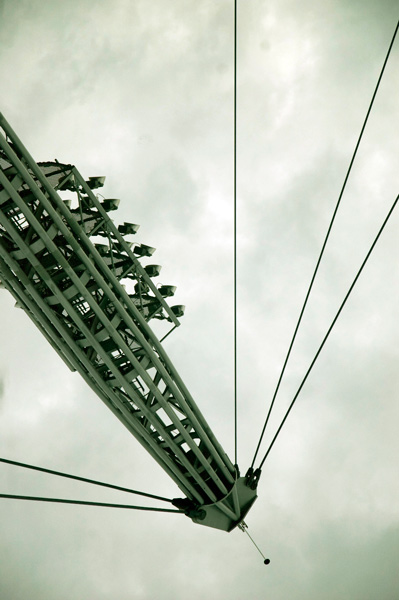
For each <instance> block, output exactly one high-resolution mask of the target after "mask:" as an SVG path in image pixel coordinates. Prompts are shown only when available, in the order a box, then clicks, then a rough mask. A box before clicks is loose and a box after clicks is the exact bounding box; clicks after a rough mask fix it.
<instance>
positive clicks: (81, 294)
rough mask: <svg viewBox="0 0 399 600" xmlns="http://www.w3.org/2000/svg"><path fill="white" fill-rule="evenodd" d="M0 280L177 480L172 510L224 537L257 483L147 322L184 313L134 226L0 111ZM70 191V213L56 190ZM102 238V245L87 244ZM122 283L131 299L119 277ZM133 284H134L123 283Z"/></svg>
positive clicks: (93, 182) (97, 183)
mask: <svg viewBox="0 0 399 600" xmlns="http://www.w3.org/2000/svg"><path fill="white" fill-rule="evenodd" d="M0 128H1V129H0V279H1V281H2V283H3V285H4V286H5V287H6V288H7V289H8V290H9V291H10V292H11V294H12V295H13V296H14V298H15V299H16V302H17V306H19V307H20V308H22V309H23V310H24V311H25V312H26V313H27V315H28V316H29V317H30V319H31V320H32V321H33V322H34V324H35V325H36V326H37V327H38V328H39V329H40V331H41V332H42V333H43V335H44V336H45V337H46V339H47V340H48V341H49V343H50V344H51V345H52V346H53V348H54V349H55V350H56V351H57V352H58V354H59V355H60V357H61V358H62V359H63V360H64V362H65V363H66V364H67V365H68V367H69V368H70V369H71V370H72V371H78V372H79V373H80V375H81V376H82V377H83V379H84V380H85V381H86V382H87V383H88V385H89V386H90V387H91V388H92V389H93V390H94V391H95V393H96V394H97V395H98V396H99V397H100V398H101V399H102V400H103V402H104V403H105V404H106V405H107V406H108V408H109V409H110V410H111V411H112V412H113V413H114V414H115V415H116V416H117V417H118V419H119V420H120V421H121V422H122V423H123V424H124V425H125V426H126V427H127V428H128V430H129V431H130V432H131V433H132V434H133V435H134V436H135V437H136V438H137V439H138V441H139V442H140V443H141V444H142V445H143V446H144V448H145V449H146V450H147V451H148V452H149V453H150V454H151V456H152V457H153V458H154V459H155V460H156V461H157V462H158V463H159V464H160V465H161V467H162V468H163V469H164V470H165V471H166V472H167V473H168V475H169V476H170V477H171V478H172V479H173V480H174V481H175V482H176V484H177V485H178V486H179V488H180V489H181V490H182V492H183V493H184V494H185V496H186V498H185V499H177V500H176V501H175V503H176V506H178V507H179V508H182V509H184V510H185V511H186V514H188V516H190V517H191V518H192V519H193V520H194V521H195V522H198V523H202V524H204V525H209V526H211V527H217V528H219V529H223V530H227V531H230V530H231V529H233V528H234V527H235V526H236V525H237V524H239V523H240V522H241V521H242V519H243V518H244V515H245V514H246V513H247V512H248V510H249V508H250V507H251V505H252V504H253V502H254V500H255V499H256V484H257V479H258V474H256V475H255V476H254V474H253V473H251V474H250V477H248V476H247V477H246V478H244V477H240V476H239V472H238V467H236V466H235V465H233V464H232V462H231V461H230V459H229V458H228V456H227V455H226V453H225V452H224V450H223V449H222V447H221V445H220V444H219V442H218V441H217V439H216V437H215V435H214V434H213V433H212V431H211V429H210V427H209V425H208V424H207V422H206V420H205V418H204V417H203V415H202V414H201V412H200V410H199V408H198V407H197V405H196V404H195V402H194V400H193V398H192V397H191V395H190V393H189V391H188V390H187V388H186V386H185V385H184V383H183V381H182V380H181V378H180V376H179V374H178V372H177V371H176V369H175V367H174V366H173V364H172V363H171V361H170V359H169V358H168V356H167V354H166V352H165V350H164V348H163V346H162V344H161V343H160V341H159V339H158V338H157V336H156V335H155V333H154V332H153V330H152V329H151V327H150V326H149V321H150V320H151V319H167V320H168V321H169V322H170V323H171V327H172V328H174V327H176V326H178V325H179V320H178V317H180V316H182V314H183V312H184V307H182V306H172V307H170V306H169V305H168V303H167V302H166V300H165V298H167V297H170V296H173V293H174V290H175V288H174V287H173V286H160V287H156V285H154V283H153V281H152V279H151V277H153V276H155V275H157V274H158V272H159V267H158V266H157V265H148V266H145V267H144V266H143V265H142V264H141V263H140V257H143V256H151V254H152V253H153V251H154V249H153V248H151V247H149V246H145V245H144V244H135V245H134V247H133V248H132V244H131V243H129V242H127V241H126V239H125V238H124V235H128V234H132V233H135V232H136V230H137V228H138V226H136V225H133V224H131V223H124V224H123V225H120V226H119V227H116V226H115V225H114V223H113V221H112V220H111V219H110V217H109V215H108V212H109V211H110V210H113V209H115V208H117V205H118V201H117V200H103V201H101V202H100V200H99V199H98V197H97V196H96V195H95V193H94V192H93V189H96V188H98V187H101V185H102V184H103V182H104V178H100V177H92V178H89V180H88V181H85V179H84V178H83V177H82V176H81V174H80V173H79V171H78V170H77V169H76V167H74V166H72V165H65V164H61V163H59V162H58V161H54V162H46V163H38V164H37V163H36V162H35V161H34V160H33V158H32V157H31V156H30V154H29V153H28V151H27V150H26V148H25V147H24V146H23V144H22V142H21V141H20V140H19V139H18V137H17V136H16V134H15V133H14V131H13V130H12V129H11V127H10V125H9V124H8V123H7V121H6V120H5V118H4V117H3V116H2V115H1V114H0ZM63 190H69V191H70V192H71V193H73V194H74V195H75V198H76V206H75V207H73V206H72V204H71V203H70V202H68V201H66V200H63V199H62V198H61V196H60V194H59V193H58V192H60V191H63ZM98 236H100V237H101V238H102V240H103V242H104V243H101V244H99V243H96V242H95V241H94V240H93V239H92V238H98ZM126 279H130V280H132V282H133V285H134V294H129V293H127V291H126V289H125V287H124V285H123V284H122V283H121V280H126ZM131 285H132V284H131Z"/></svg>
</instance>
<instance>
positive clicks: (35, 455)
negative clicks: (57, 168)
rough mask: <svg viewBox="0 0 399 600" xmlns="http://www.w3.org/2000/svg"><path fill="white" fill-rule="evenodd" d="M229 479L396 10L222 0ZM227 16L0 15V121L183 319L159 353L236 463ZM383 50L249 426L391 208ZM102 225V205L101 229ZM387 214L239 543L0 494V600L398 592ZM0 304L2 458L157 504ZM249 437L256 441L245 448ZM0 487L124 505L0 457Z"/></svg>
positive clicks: (299, 598)
mask: <svg viewBox="0 0 399 600" xmlns="http://www.w3.org/2000/svg"><path fill="white" fill-rule="evenodd" d="M238 4H239V10H238V132H237V136H238V137H237V140H238V175H237V186H238V230H239V231H238V280H239V281H238V328H239V352H238V361H239V364H238V369H239V464H240V466H241V469H242V471H245V470H246V469H247V467H248V466H249V464H250V462H251V459H252V456H253V453H254V450H255V445H256V441H257V439H258V436H259V434H260V430H261V426H262V422H263V419H264V418H265V415H266V412H267V407H268V405H269V402H270V399H271V396H272V394H273V390H274V387H275V385H276V382H277V379H278V375H279V371H280V369H281V365H282V362H283V360H284V356H285V353H286V351H287V348H288V344H289V341H290V338H291V335H292V332H293V329H294V326H295V322H296V319H297V317H298V314H299V310H300V307H301V303H302V302H303V299H304V295H305V292H306V289H307V286H308V283H309V280H310V277H311V274H312V272H313V269H314V266H315V262H316V259H317V256H318V253H319V251H320V247H321V244H322V241H323V239H324V235H325V232H326V228H327V225H328V223H329V220H330V217H331V214H332V210H333V208H334V206H335V203H336V200H337V197H338V193H339V191H340V188H341V185H342V182H343V179H344V176H345V172H346V169H347V166H348V164H349V160H350V157H351V154H352V151H353V148H354V146H355V143H356V140H357V136H358V134H359V131H360V128H361V125H362V122H363V119H364V116H365V113H366V110H367V107H368V104H369V101H370V99H371V95H372V92H373V89H374V86H375V84H376V81H377V77H378V74H379V72H380V69H381V66H382V63H383V60H384V57H385V55H386V52H387V49H388V46H389V43H390V40H391V38H392V35H393V32H394V29H395V26H396V22H397V19H398V10H397V2H395V1H394V0H378V1H377V0H363V1H360V0H350V1H343V0H342V1H338V0H326V1H325V2H315V1H314V0H303V1H302V2H300V3H299V2H294V1H292V0H269V1H268V2H265V1H261V0H240V1H239V2H238ZM233 11H234V3H233V1H232V0H213V1H212V0H196V1H194V0H168V1H165V0H152V1H151V2H149V1H146V0H102V1H101V0H79V1H77V0H70V1H68V2H63V1H61V0H29V1H28V0H0V82H1V87H0V110H1V112H3V114H4V115H5V117H6V118H7V119H8V121H9V122H10V123H11V125H12V126H13V127H14V129H15V130H16V131H17V133H18V135H19V136H20V137H21V138H22V140H23V142H24V143H25V145H26V147H27V148H28V149H29V151H30V152H31V153H32V154H33V156H34V157H35V159H36V160H38V161H39V160H52V159H54V158H57V159H58V160H60V161H64V162H68V163H73V164H75V165H76V166H77V167H78V169H79V170H80V171H81V173H82V174H83V175H84V176H87V177H88V176H93V175H106V176H107V179H106V184H105V187H104V194H105V195H106V196H107V197H111V198H120V199H121V204H120V208H119V210H118V213H117V214H116V215H115V219H116V220H117V222H122V221H123V220H127V221H131V222H136V223H140V224H141V228H140V231H139V234H138V236H137V237H138V239H139V241H142V242H143V243H146V244H149V245H151V246H154V247H156V248H157V252H156V254H155V255H154V258H155V257H156V259H157V260H156V262H158V263H159V264H161V265H162V266H163V270H162V274H161V278H160V279H161V280H162V283H165V284H174V285H177V286H178V291H177V294H176V303H182V304H185V305H186V315H185V316H184V318H183V319H182V325H181V327H180V328H179V329H178V330H177V331H175V332H174V333H173V335H171V336H170V337H169V338H168V339H167V341H165V347H166V349H167V351H168V353H169V355H170V356H171V358H172V360H173V362H174V364H175V365H176V367H177V368H178V369H179V371H180V373H181V375H182V377H183V379H184V380H185V382H186V383H187V385H188V387H189V388H190V390H191V393H192V394H193V396H194V398H195V399H196V401H197V402H198V404H199V405H200V407H201V409H202V411H203V412H204V414H205V416H206V417H207V420H208V422H209V423H210V425H211V427H212V429H213V430H214V432H215V433H216V435H217V436H218V438H219V440H220V441H221V443H222V445H223V446H224V448H225V449H226V451H227V452H228V453H229V455H230V456H231V457H232V458H233V439H234V437H233V433H234V432H233V326H232V322H233V321H232V318H233V293H232V289H233V288H232V276H233V252H232V248H233V246H232V223H233V220H232V216H233V212H232V210H233V209H232V207H233V204H232V200H233V170H232V165H233V15H234V12H233ZM398 90H399V40H397V43H396V44H395V47H394V49H393V52H392V55H391V59H390V62H389V64H388V67H387V70H386V74H385V76H384V79H383V82H382V84H381V88H380V91H379V94H378V97H377V100H376V104H375V108H374V110H373V113H372V115H371V118H370V122H369V125H368V127H367V130H366V133H365V136H364V139H363V142H362V145H361V147H360V150H359V154H358V158H357V161H356V163H355V167H354V169H353V172H352V175H351V178H350V180H349V183H348V186H347V191H346V194H345V196H344V198H343V201H342V205H341V207H340V211H339V214H338V217H337V221H336V226H335V228H334V230H333V234H332V236H331V239H330V243H329V246H328V248H327V251H326V255H325V259H324V260H323V263H322V267H321V269H320V273H319V277H318V279H317V283H316V285H315V288H314V293H313V295H312V298H311V301H310V303H309V306H308V311H307V313H306V316H305V318H304V320H303V324H302V327H301V331H300V335H299V337H298V340H297V344H296V346H295V350H294V352H293V354H292V360H291V362H290V365H289V368H288V370H287V374H286V377H285V380H284V383H283V385H282V387H281V390H280V394H279V396H278V400H277V403H276V410H275V414H274V419H272V422H271V424H270V430H269V432H268V440H270V439H271V436H272V434H273V432H274V430H275V429H276V427H277V426H278V424H279V422H280V420H281V418H282V415H283V414H284V410H285V408H286V407H287V406H288V404H289V402H290V400H291V399H292V397H293V394H294V393H295V391H296V389H297V387H298V385H299V383H300V381H301V377H302V376H303V375H304V373H305V371H306V369H307V367H308V365H309V363H310V361H311V360H312V358H313V356H314V353H315V351H316V349H317V347H318V344H319V343H320V341H321V339H322V337H323V335H324V333H325V331H326V330H327V328H328V326H329V324H330V322H331V320H332V318H333V316H334V314H335V312H336V310H337V308H338V306H339V304H340V301H341V299H342V298H343V295H344V294H345V293H346V290H347V289H348V286H349V285H350V283H351V281H352V279H353V277H354V275H355V273H356V271H357V269H358V267H359V266H360V263H361V261H362V259H363V257H364V255H365V254H366V252H367V250H368V248H369V246H370V244H371V242H372V240H373V238H374V236H375V234H376V233H377V231H378V229H379V227H380V224H381V223H382V221H383V219H384V217H385V215H386V213H387V212H388V210H389V208H390V206H391V204H392V202H393V200H394V198H395V197H396V195H397V193H398V187H399V186H398V179H399V177H398V173H399V170H398V160H397V157H398V155H399V142H398V136H397V131H398V128H399V108H398ZM114 214H115V213H114ZM398 228H399V212H398V211H397V212H396V213H395V214H394V215H393V217H392V219H391V221H390V222H389V224H388V226H387V228H386V230H385V232H384V235H383V237H382V239H381V240H380V242H379V244H378V246H377V248H376V250H375V252H374V253H373V255H372V258H371V259H370V261H369V263H368V265H367V267H366V269H365V271H364V273H363V275H362V277H361V279H360V280H359V283H358V285H357V286H356V288H355V291H354V292H353V295H352V296H351V298H350V301H349V302H348V304H347V306H346V307H345V309H344V312H343V314H342V316H341V318H340V320H339V322H338V324H337V326H336V328H335V329H334V331H333V334H332V335H331V338H330V339H329V341H328V344H327V345H326V347H325V349H324V350H323V353H322V355H321V357H320V359H319V361H318V362H317V364H316V366H315V368H314V370H313V372H312V374H311V376H310V377H309V380H308V381H307V383H306V385H305V387H304V389H303V391H302V393H301V395H300V397H299V399H298V402H297V404H296V406H295V410H293V412H292V414H291V415H290V418H289V420H288V422H287V424H286V426H285V427H284V429H283V431H282V433H281V435H280V437H279V438H278V442H277V443H276V446H275V447H274V448H273V451H272V452H271V454H270V456H269V458H268V460H267V461H266V463H265V466H264V469H263V474H262V478H261V481H260V484H259V488H258V494H259V498H258V500H257V502H256V504H255V505H254V507H253V509H252V510H251V512H250V514H249V515H248V518H247V523H248V525H249V528H250V532H251V534H252V536H253V537H254V538H255V540H256V542H257V543H258V545H259V546H260V547H261V549H262V551H263V552H264V554H266V555H267V556H268V557H270V559H271V564H270V565H269V566H268V567H265V566H264V565H263V562H262V559H261V557H260V556H259V555H257V553H256V550H255V549H254V548H253V547H252V546H251V544H250V541H249V539H248V538H247V537H246V536H244V535H243V534H242V533H241V532H240V531H235V532H233V533H231V534H226V533H223V532H220V531H217V530H212V529H208V528H205V527H200V526H197V525H194V524H193V523H192V522H191V521H190V520H189V519H187V518H186V517H184V516H181V515H167V514H159V515H154V514H150V513H148V514H147V513H137V512H133V511H132V512H130V511H129V512H127V511H118V510H113V509H105V508H90V507H74V506H65V507H63V506H57V505H46V504H38V503H25V502H17V501H12V500H1V501H0V502H1V504H0V533H1V535H0V597H1V598H2V599H4V600H26V599H27V598H29V600H53V599H55V598H57V600H103V599H104V600H108V599H115V598H117V599H118V600H127V599H131V598H137V599H155V598H156V599H159V600H170V599H172V598H173V599H182V600H183V599H186V598H192V599H193V600H197V599H198V600H201V599H202V598H212V599H215V600H219V599H221V600H224V599H226V598H229V599H232V600H241V599H242V598H244V597H246V598H254V599H264V598H271V599H273V600H286V599H293V600H316V599H319V598H323V599H327V600H336V599H337V600H338V599H342V598H348V599H351V600H357V599H359V600H375V598H377V597H378V598H381V599H382V600H396V599H397V598H398V597H399V579H398V569H397V564H398V560H399V535H398V534H399V508H398V507H399V482H398V476H397V474H398V455H399V436H398V435H397V429H398V423H399V408H398V387H399V371H398V367H397V365H398V360H399V350H398V347H399V344H398V341H399V319H398V316H399V309H398V306H399V276H398V261H399V241H398V235H397V231H398ZM13 306H14V301H13V299H12V297H11V296H10V295H9V294H8V292H6V291H4V290H3V291H0V319H1V338H0V339H1V345H0V382H1V384H0V456H1V457H5V458H9V459H13V460H20V461H22V462H30V463H32V464H37V465H41V466H45V467H49V468H53V469H58V470H64V471H67V472H70V473H75V474H78V475H81V476H86V477H90V478H93V479H100V480H103V481H109V482H112V483H116V484H119V485H125V486H128V487H135V488H138V489H144V490H146V491H150V492H153V493H156V494H161V495H167V496H172V497H174V496H179V495H180V492H179V490H178V489H177V488H176V487H175V485H174V483H173V482H172V481H169V479H168V477H167V476H166V475H165V474H164V473H163V471H162V470H161V469H160V468H159V467H158V466H157V465H156V464H155V463H153V461H151V459H150V457H148V456H147V455H146V454H145V452H144V450H143V449H142V448H141V446H139V444H138V443H136V440H135V439H134V438H132V436H131V435H130V434H129V433H128V432H127V430H125V429H124V428H123V426H122V425H121V424H120V423H119V421H117V420H116V419H115V417H114V416H113V415H112V414H111V413H110V412H109V411H108V410H107V409H106V408H105V407H104V405H103V404H102V403H101V401H100V400H99V399H98V398H97V397H96V396H95V395H94V394H93V393H92V392H91V391H90V390H89V389H87V388H86V386H85V384H84V383H83V382H82V381H80V380H79V377H78V375H77V374H71V373H70V372H69V371H68V370H67V369H66V367H65V366H64V364H63V363H62V362H61V361H60V359H59V358H58V356H57V355H56V354H55V353H54V351H53V350H52V349H51V347H50V346H48V345H47V344H46V342H45V340H44V339H42V338H41V336H40V334H39V332H36V331H35V330H34V327H33V326H32V324H31V322H30V321H29V320H28V318H27V317H26V316H25V315H24V314H23V313H22V311H19V310H16V309H14V307H13ZM266 448H267V444H265V446H264V450H266ZM0 482H1V491H2V492H3V493H10V494H12V493H14V494H17V493H20V494H27V495H35V494H36V495H42V496H46V495H47V496H56V497H66V498H78V499H92V500H98V501H111V502H120V503H123V502H126V503H131V501H132V499H131V497H130V496H127V495H126V494H122V493H117V492H111V491H109V492H106V491H102V490H100V489H99V490H97V489H96V488H94V489H92V488H91V487H90V486H89V487H88V486H86V485H85V484H79V483H73V482H67V481H62V480H60V481H58V480H57V479H55V478H52V477H50V476H48V475H43V474H34V473H30V472H25V471H22V470H19V469H17V468H16V467H11V466H5V465H3V466H1V465H0Z"/></svg>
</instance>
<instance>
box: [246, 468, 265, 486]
mask: <svg viewBox="0 0 399 600" xmlns="http://www.w3.org/2000/svg"><path fill="white" fill-rule="evenodd" d="M261 473H262V470H261V469H255V470H253V468H252V467H249V469H248V471H247V473H246V475H245V485H247V486H248V487H249V488H250V489H251V490H256V488H257V487H258V483H259V479H260V476H261Z"/></svg>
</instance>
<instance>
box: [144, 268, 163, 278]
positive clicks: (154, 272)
mask: <svg viewBox="0 0 399 600" xmlns="http://www.w3.org/2000/svg"><path fill="white" fill-rule="evenodd" d="M144 269H145V271H146V273H147V275H149V276H150V277H158V275H159V274H160V272H161V269H162V267H161V265H147V266H145V267H144Z"/></svg>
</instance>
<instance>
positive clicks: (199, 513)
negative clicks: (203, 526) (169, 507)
mask: <svg viewBox="0 0 399 600" xmlns="http://www.w3.org/2000/svg"><path fill="white" fill-rule="evenodd" d="M172 504H173V506H176V508H179V509H180V510H183V511H184V514H185V515H187V517H190V519H198V520H199V521H203V520H204V519H205V517H206V511H205V510H204V509H202V508H200V506H199V505H198V504H196V503H195V502H193V501H192V500H190V499H189V498H174V499H173V500H172Z"/></svg>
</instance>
